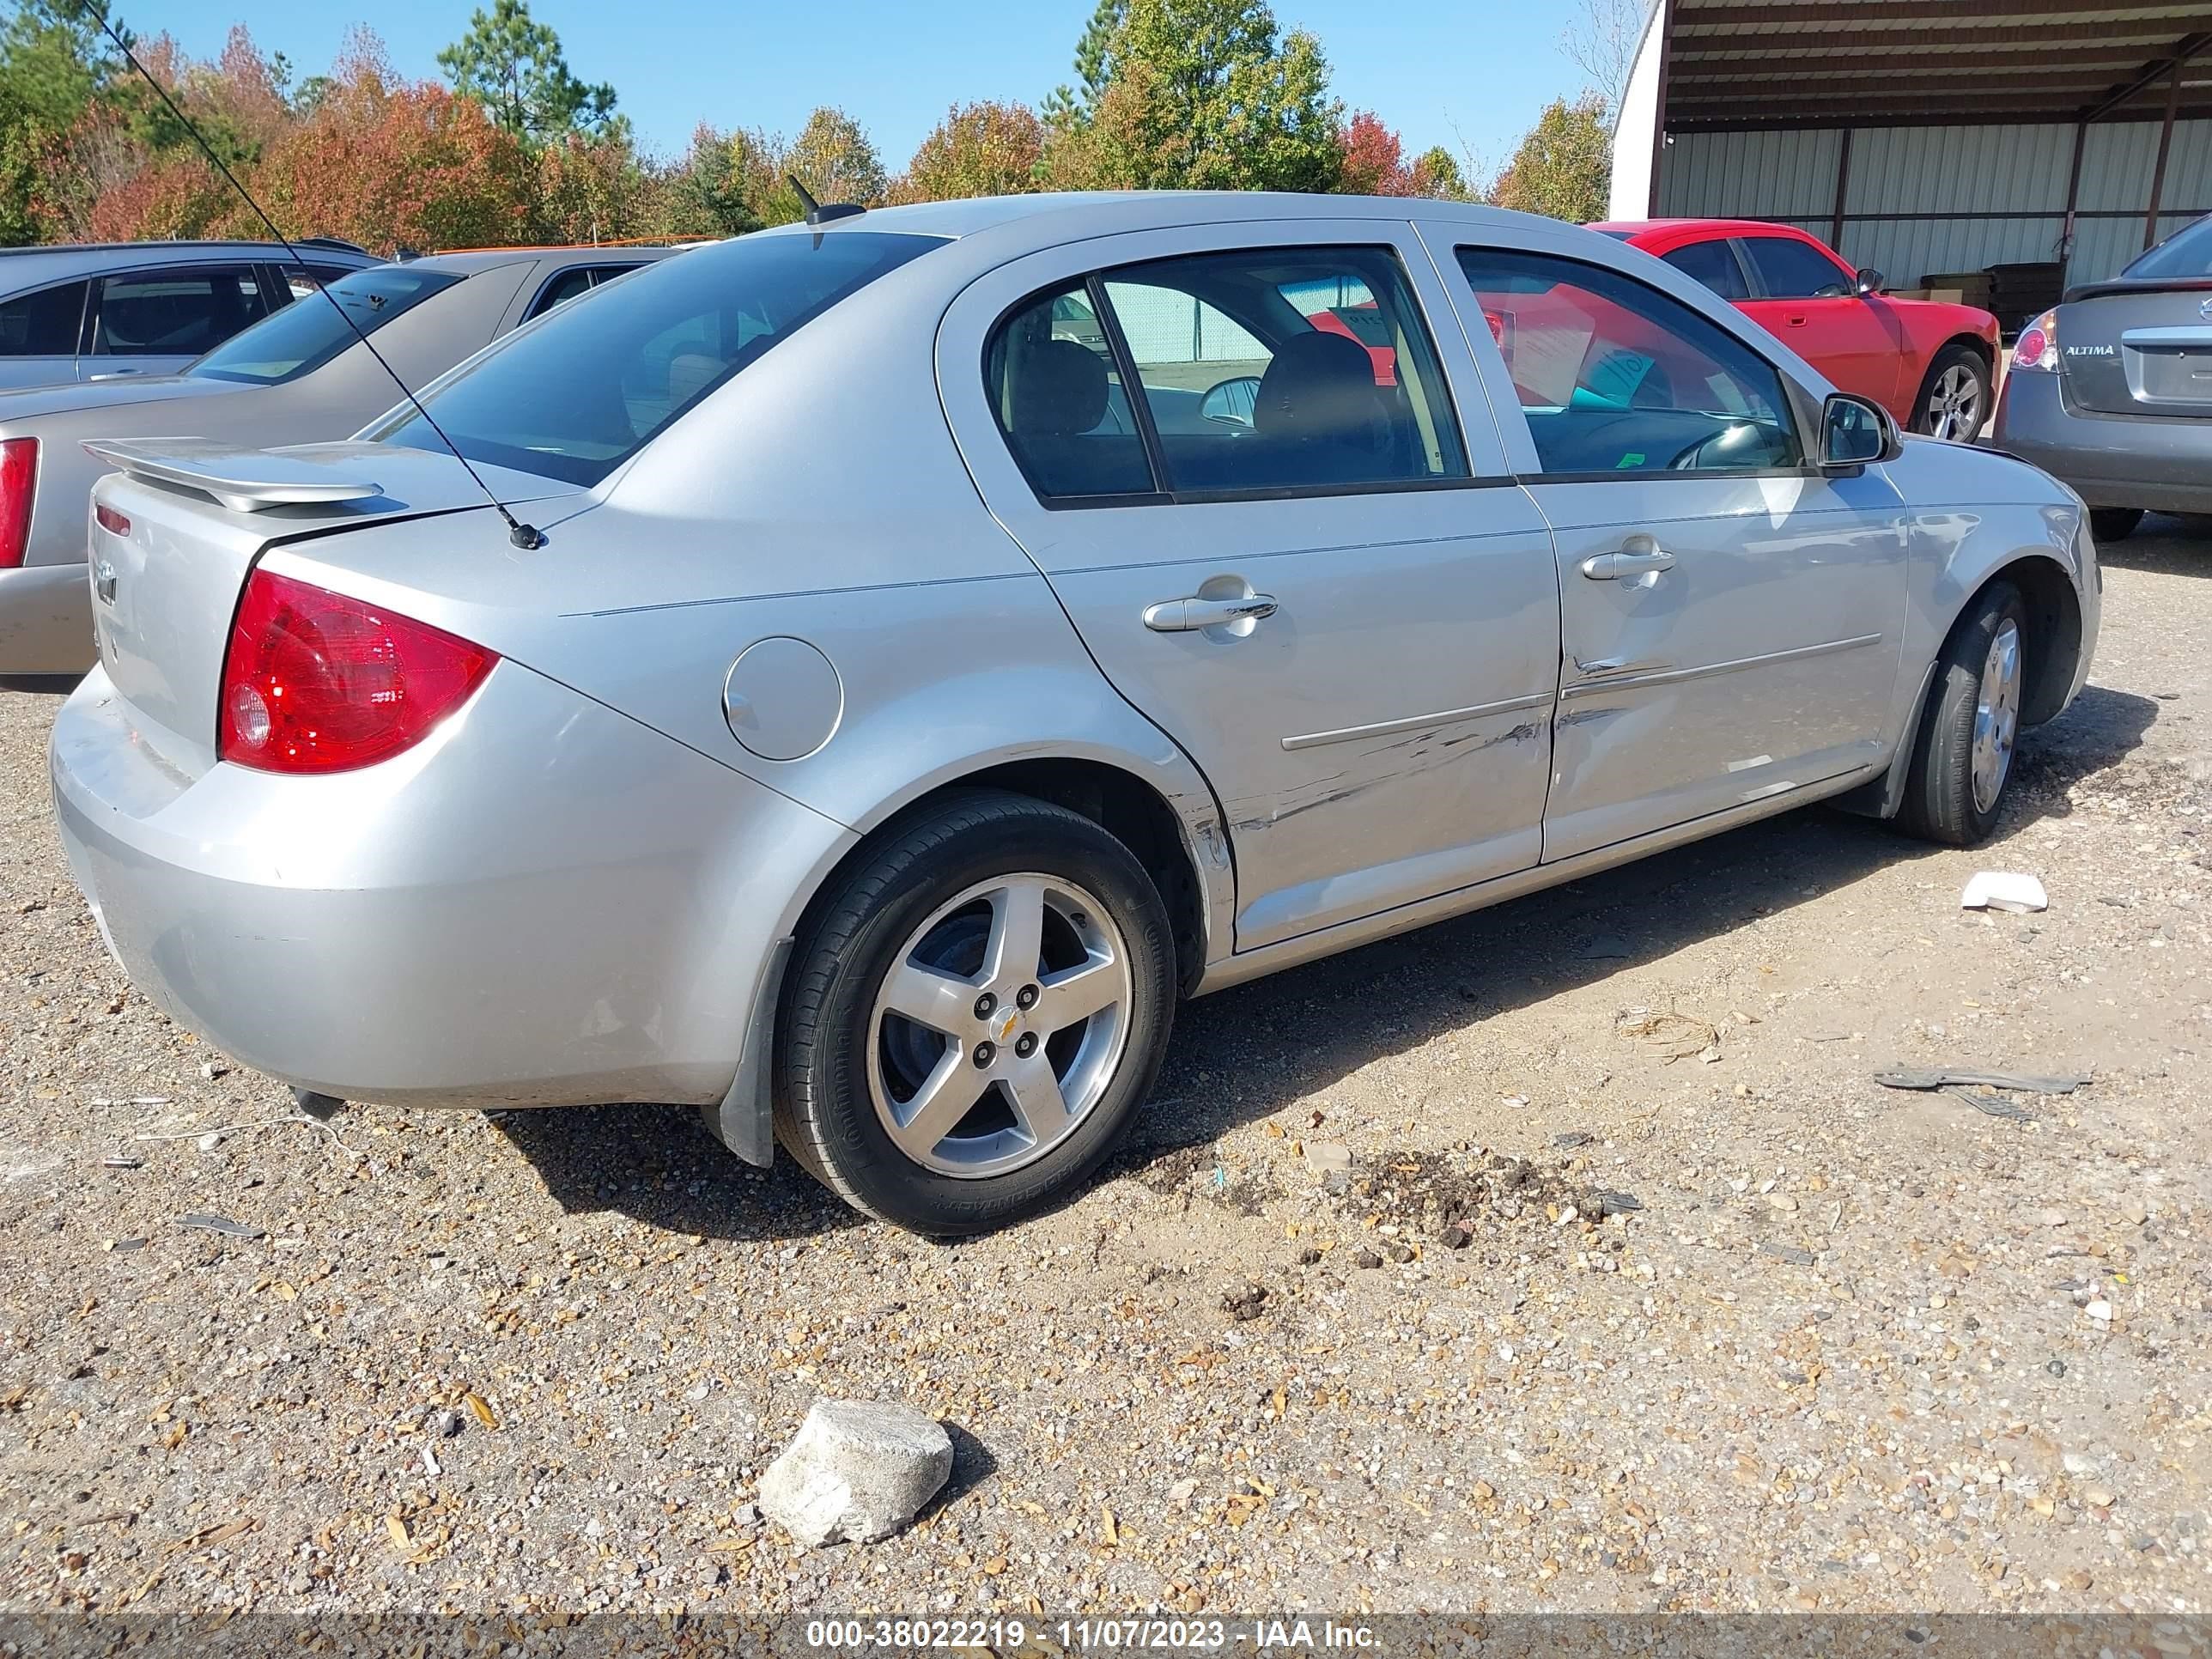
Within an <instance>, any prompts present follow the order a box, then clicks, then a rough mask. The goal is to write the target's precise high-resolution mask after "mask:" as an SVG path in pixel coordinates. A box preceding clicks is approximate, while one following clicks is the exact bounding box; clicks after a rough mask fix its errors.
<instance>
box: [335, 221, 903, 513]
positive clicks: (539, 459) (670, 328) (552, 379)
mask: <svg viewBox="0 0 2212 1659" xmlns="http://www.w3.org/2000/svg"><path fill="white" fill-rule="evenodd" d="M937 246H941V242H940V240H939V238H937V237H933V236H915V235H909V234H890V233H884V232H874V231H850V230H848V231H836V232H833V233H831V234H828V235H816V236H806V235H755V236H742V237H738V238H737V239H736V240H732V241H727V242H718V243H715V244H714V245H713V246H708V247H702V248H698V249H696V250H694V251H692V252H686V253H681V254H678V255H677V256H676V257H675V258H671V259H664V260H662V261H661V262H660V263H659V264H655V265H651V266H648V267H647V268H646V269H644V270H639V271H636V272H634V273H632V274H631V275H630V276H628V277H627V278H625V279H624V280H623V283H622V284H621V286H620V288H619V289H609V290H608V292H607V293H606V294H605V295H593V296H592V301H591V302H590V303H589V304H587V305H574V306H562V307H559V308H558V309H556V310H554V311H550V312H548V313H546V314H545V315H544V317H543V318H541V319H539V320H538V321H537V322H535V323H533V324H532V325H530V326H529V327H528V328H526V329H523V330H521V331H519V332H517V333H515V334H513V335H512V336H510V337H508V339H507V341H506V342H505V343H503V344H501V346H499V347H498V348H497V349H495V350H493V351H491V352H490V353H489V354H488V355H487V356H484V357H483V359H482V360H481V361H479V362H477V366H476V367H475V368H471V369H470V370H468V371H467V372H466V373H465V374H462V375H461V376H460V378H459V379H458V380H454V381H453V382H452V383H450V384H449V385H447V386H443V387H441V388H440V389H439V391H438V392H437V394H436V395H435V397H433V398H431V399H430V400H429V402H430V408H431V410H432V413H433V415H434V416H435V419H436V420H437V422H438V425H439V426H440V427H441V428H444V430H445V435H446V436H447V437H449V438H451V439H452V440H453V445H454V447H456V448H458V449H459V451H460V452H461V453H463V454H464V455H466V456H467V457H468V458H469V459H471V460H473V461H487V462H489V463H491V464H493V465H498V466H509V467H515V468H518V469H520V471H525V472H536V473H539V474H542V475H544V476H545V477H553V478H560V479H562V480H564V481H566V482H568V483H577V484H582V485H585V486H586V487H587V488H588V487H589V486H591V485H592V484H596V483H599V480H600V479H602V478H604V477H606V476H607V474H608V473H610V472H611V471H614V470H615V468H616V467H617V466H619V465H622V463H623V461H625V460H627V459H629V457H630V456H632V455H634V454H635V453H637V452H638V450H640V449H641V448H642V447H644V446H645V443H646V441H647V440H648V439H649V438H651V437H652V436H653V434H654V433H656V432H658V431H659V430H660V428H662V427H664V426H665V425H667V424H668V423H669V422H671V421H672V420H674V419H675V418H676V416H678V415H680V414H682V413H683V412H684V410H687V409H689V408H690V406H691V405H692V404H695V403H697V402H698V401H699V400H700V399H701V398H704V397H705V396H706V395H707V394H708V392H712V391H714V388H715V387H717V386H720V385H721V384H722V383H723V382H724V381H725V380H728V379H729V378H730V377H731V376H732V375H733V374H738V372H739V371H740V370H742V369H743V368H744V367H745V366H746V365H747V364H748V363H750V362H754V361H755V360H756V359H757V358H758V357H759V356H761V355H762V354H763V352H766V351H767V350H769V349H770V348H771V347H773V346H774V345H775V343H776V342H778V341H779V340H782V339H786V338H788V337H790V336H791V335H792V334H793V333H794V332H796V331H798V330H799V328H800V327H802V326H804V325H805V324H806V323H807V322H808V321H810V320H811V319H813V318H815V317H817V316H819V315H821V313H823V312H824V311H827V310H828V309H829V307H831V306H834V305H836V303H837V302H838V301H841V300H843V299H845V298H847V297H848V296H849V295H852V294H854V293H856V292H857V291H858V290H860V289H862V288H865V287H866V285H867V284H868V283H872V282H873V281H875V280H876V278H877V277H878V276H883V275H884V273H885V272H887V271H890V270H896V269H897V268H898V267H899V266H900V265H902V264H905V263H906V262H907V261H908V260H909V259H911V258H915V256H916V255H918V254H922V253H927V252H928V251H929V250H930V249H931V248H933V247H937ZM369 436H371V437H374V438H378V439H380V440H382V441H384V442H386V443H394V444H405V445H407V446H408V447H410V448H415V449H443V448H444V447H445V446H444V445H443V444H441V442H439V441H438V435H437V434H436V433H435V432H434V431H433V430H432V429H431V428H430V426H429V424H428V422H426V421H424V420H423V419H422V416H419V415H416V414H415V413H414V412H413V411H412V410H407V411H404V412H398V413H395V415H394V416H393V419H392V422H391V423H390V424H388V425H386V426H385V427H384V428H382V429H380V430H379V431H376V432H373V433H371V434H369Z"/></svg>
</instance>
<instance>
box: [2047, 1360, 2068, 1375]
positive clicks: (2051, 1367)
mask: <svg viewBox="0 0 2212 1659" xmlns="http://www.w3.org/2000/svg"><path fill="white" fill-rule="evenodd" d="M2043 1369H2044V1370H2046V1371H2049V1372H2050V1373H2051V1375H2052V1376H2065V1375H2066V1362H2065V1361H2064V1360H2063V1359H2054V1360H2052V1361H2051V1363H2050V1364H2048V1365H2045V1367H2044V1368H2043Z"/></svg>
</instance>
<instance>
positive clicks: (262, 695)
mask: <svg viewBox="0 0 2212 1659" xmlns="http://www.w3.org/2000/svg"><path fill="white" fill-rule="evenodd" d="M498 660H499V658H498V656H497V655H496V654H495V653H493V652H490V651H487V650H485V649H484V648H483V647H482V646H480V645H471V643H469V641H466V640H463V639H457V638H455V637H454V636H453V635H451V634H448V633H447V632H446V631H445V630H444V629H439V628H433V627H431V626H430V624H429V623H422V622H416V620H415V619H414V618H413V617H401V616H395V615H394V614H392V612H391V611H387V610H386V609H385V608H384V607H383V606H381V605H370V604H368V602H367V601H365V600H362V599H352V598H349V597H348V596H347V595H345V594H343V593H332V592H329V591H328V590H327V589H325V588H320V587H317V586H313V584H312V583H308V582H303V581H299V580H295V579H294V578H292V577H289V576H279V575H274V574H270V572H268V571H265V570H256V571H255V572H254V573H253V574H252V575H251V576H250V577H248V578H247V579H246V593H245V596H244V597H243V598H242V599H240V601H239V605H238V617H237V619H236V620H235V621H234V622H233V623H231V628H230V648H229V649H228V651H227V652H226V653H224V656H223V664H222V707H221V713H220V715H219V720H218V730H217V738H216V751H217V753H219V754H220V755H221V756H222V758H223V759H224V760H227V761H228V762H230V763H233V764H234V765H237V766H250V767H252V768H253V769H255V770H257V771H262V772H309V773H313V772H343V771H349V770H350V769H353V768H355V767H358V766H369V765H373V764H374V763H376V762H378V761H380V760H385V759H387V758H389V757H392V756H393V755H396V754H398V752H399V751H400V750H403V749H405V748H408V747H409V746H410V745H411V744H416V743H418V742H420V741H421V740H422V738H424V737H425V736H427V735H428V732H429V731H430V729H431V728H432V727H433V726H436V725H437V724H438V722H439V721H441V720H444V719H445V718H446V717H447V715H448V714H452V713H453V711H454V710H455V709H457V708H459V707H460V706H461V705H462V704H463V703H465V702H467V701H468V700H469V696H470V695H471V693H472V692H474V691H475V690H476V689H477V686H479V685H481V684H483V678H484V676H485V675H487V674H489V672H491V670H492V665H493V664H495V663H496V662H497V661H498Z"/></svg>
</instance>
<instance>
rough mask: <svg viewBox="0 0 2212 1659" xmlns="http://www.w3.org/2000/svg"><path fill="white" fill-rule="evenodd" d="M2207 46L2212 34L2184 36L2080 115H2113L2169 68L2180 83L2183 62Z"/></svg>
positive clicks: (2090, 117) (2087, 117)
mask: <svg viewBox="0 0 2212 1659" xmlns="http://www.w3.org/2000/svg"><path fill="white" fill-rule="evenodd" d="M2207 46H2212V34H2190V35H2184V36H2183V37H2182V38H2181V39H2180V40H2177V41H2175V42H2174V43H2173V50H2172V52H2170V53H2168V54H2167V55H2166V56H2165V57H2163V58H2156V59H2154V60H2153V61H2152V62H2151V63H2149V64H2147V65H2145V66H2144V69H2143V72H2142V74H2141V75H2138V76H2136V78H2135V79H2134V80H2132V81H2130V82H2128V83H2127V84H2126V85H2125V86H2124V87H2115V88H2113V89H2112V93H2111V94H2109V95H2108V96H2107V97H2106V99H2105V100H2103V101H2102V102H2101V103H2100V104H2098V105H2097V106H2095V107H2094V108H2093V109H2090V110H2088V111H2086V112H2084V113H2083V115H2082V119H2084V120H2086V121H2096V120H2101V119H2102V118H2104V117H2106V115H2109V114H2111V113H2112V111H2114V110H2116V109H2118V107H2119V106H2121V105H2122V104H2124V103H2126V102H2127V101H2128V100H2129V99H2130V98H2132V97H2134V96H2135V95H2136V94H2137V93H2139V92H2142V90H2144V89H2145V88H2148V87H2150V86H2152V85H2154V84H2155V83H2156V82H2157V80H2158V77H2159V76H2161V75H2163V74H2166V72H2167V71H2168V70H2169V69H2171V70H2172V73H2173V75H2174V76H2175V77H2176V82H2177V84H2178V82H2179V76H2180V74H2181V67H2182V65H2183V64H2186V63H2188V62H2189V60H2190V59H2191V58H2194V57H2196V56H2197V54H2198V53H2199V52H2203V50H2204V49H2205V48H2206V47H2207Z"/></svg>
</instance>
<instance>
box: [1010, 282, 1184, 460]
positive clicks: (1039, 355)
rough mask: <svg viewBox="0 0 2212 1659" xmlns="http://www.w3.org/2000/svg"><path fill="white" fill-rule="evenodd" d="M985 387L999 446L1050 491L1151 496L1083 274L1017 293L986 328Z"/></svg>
mask: <svg viewBox="0 0 2212 1659" xmlns="http://www.w3.org/2000/svg"><path fill="white" fill-rule="evenodd" d="M983 383H984V390H985V392H987V395H988V396H989V398H990V400H991V411H992V413H993V414H994V415H995V416H997V417H998V422H999V430H1000V432H1001V433H1002V434H1004V435H1005V437H1006V447H1008V448H1009V449H1011V450H1012V452H1013V456H1014V459H1015V461H1016V463H1017V464H1018V465H1019V466H1020V467H1021V469H1022V472H1023V475H1024V477H1027V478H1028V479H1029V481H1030V489H1034V490H1036V493H1037V494H1038V495H1040V496H1041V497H1042V498H1044V499H1046V500H1048V501H1051V500H1060V501H1068V500H1080V499H1084V498H1095V497H1099V496H1130V495H1152V494H1153V493H1154V491H1155V489H1156V486H1155V484H1154V483H1153V480H1152V464H1151V463H1150V462H1149V461H1148V460H1146V458H1145V444H1144V439H1143V438H1142V437H1141V436H1140V435H1139V433H1138V430H1137V424H1136V421H1135V419H1134V418H1133V416H1132V415H1131V412H1130V409H1129V399H1128V394H1127V392H1126V391H1125V390H1124V389H1123V388H1122V386H1121V374H1120V371H1119V369H1118V368H1116V367H1115V362H1114V355H1113V349H1112V348H1111V346H1110V345H1109V343H1108V342H1107V338H1106V330H1105V326H1104V325H1103V322H1102V321H1101V320H1100V319H1099V316H1098V313H1097V310H1096V308H1095V307H1093V306H1092V305H1091V295H1090V291H1089V289H1087V287H1086V286H1085V284H1084V283H1070V284H1068V285H1066V286H1065V287H1062V288H1057V289H1053V290H1051V291H1050V292H1048V293H1045V294H1040V295H1036V296H1034V297H1032V298H1031V299H1029V300H1027V301H1024V302H1023V303H1022V305H1021V306H1020V307H1018V308H1017V309H1016V310H1015V311H1013V312H1012V313H1010V314H1009V315H1008V316H1007V317H1006V319H1005V320H1004V321H1002V322H1001V323H1000V325H999V326H998V327H997V329H996V330H995V331H994V332H993V333H992V336H991V342H990V344H989V345H988V346H987V348H986V349H985V352H984V361H983Z"/></svg>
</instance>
